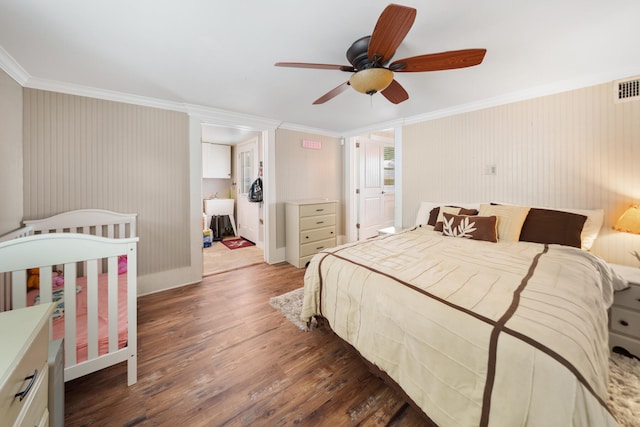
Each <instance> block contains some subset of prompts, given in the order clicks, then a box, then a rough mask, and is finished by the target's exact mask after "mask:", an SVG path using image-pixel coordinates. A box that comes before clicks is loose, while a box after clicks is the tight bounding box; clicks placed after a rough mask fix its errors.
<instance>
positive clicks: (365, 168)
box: [355, 131, 396, 240]
mask: <svg viewBox="0 0 640 427" xmlns="http://www.w3.org/2000/svg"><path fill="white" fill-rule="evenodd" d="M356 153H357V154H356V156H355V159H356V164H357V168H356V170H357V171H358V178H357V184H356V185H357V191H356V194H357V221H356V228H357V230H356V236H357V240H366V239H369V238H371V237H375V236H377V235H378V230H381V229H383V228H387V227H392V226H393V225H394V222H395V203H396V200H395V199H396V194H395V193H396V187H395V144H394V135H393V131H385V132H378V133H372V134H368V135H362V136H360V137H358V138H357V142H356Z"/></svg>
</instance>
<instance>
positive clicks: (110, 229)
mask: <svg viewBox="0 0 640 427" xmlns="http://www.w3.org/2000/svg"><path fill="white" fill-rule="evenodd" d="M107 237H109V238H111V239H112V238H113V237H114V232H113V224H109V225H107Z"/></svg>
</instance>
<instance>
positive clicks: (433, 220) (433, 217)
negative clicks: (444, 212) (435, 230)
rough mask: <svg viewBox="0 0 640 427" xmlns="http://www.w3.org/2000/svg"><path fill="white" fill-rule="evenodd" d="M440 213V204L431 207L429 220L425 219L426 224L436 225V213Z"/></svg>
mask: <svg viewBox="0 0 640 427" xmlns="http://www.w3.org/2000/svg"><path fill="white" fill-rule="evenodd" d="M439 213H440V206H437V207H435V208H433V209H431V212H429V220H428V221H427V224H428V225H431V226H435V225H436V219H438V214H439Z"/></svg>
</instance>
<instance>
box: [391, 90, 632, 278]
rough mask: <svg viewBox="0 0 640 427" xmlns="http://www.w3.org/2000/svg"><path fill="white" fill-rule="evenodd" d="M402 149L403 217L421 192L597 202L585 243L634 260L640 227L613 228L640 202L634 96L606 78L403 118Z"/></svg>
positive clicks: (432, 197)
mask: <svg viewBox="0 0 640 427" xmlns="http://www.w3.org/2000/svg"><path fill="white" fill-rule="evenodd" d="M402 149H403V158H404V162H403V168H402V173H403V183H404V186H403V198H404V205H403V208H404V209H403V224H404V226H409V225H413V222H414V219H415V214H416V213H417V210H418V206H419V203H420V201H421V200H428V201H460V202H462V201H469V202H476V201H480V202H488V201H495V202H509V203H515V204H523V205H538V206H548V207H569V208H602V209H604V210H605V221H604V225H603V228H602V230H601V237H600V238H599V239H598V241H597V242H596V245H595V246H594V248H593V252H594V253H596V254H598V255H600V256H602V257H604V258H605V259H607V260H609V261H612V262H617V263H621V264H629V265H635V266H640V262H639V261H638V260H636V259H635V258H634V257H633V256H632V255H630V252H631V251H633V250H640V236H636V235H630V234H626V233H618V232H614V231H612V230H611V227H612V225H613V224H614V222H615V220H616V219H617V218H618V217H619V216H620V215H621V214H622V212H623V211H624V210H625V209H626V208H627V207H628V206H629V205H631V204H634V203H639V202H640V102H638V101H635V102H625V103H614V102H613V87H612V84H602V85H597V86H593V87H587V88H583V89H579V90H574V91H570V92H565V93H560V94H555V95H549V96H545V97H541V98H537V99H532V100H527V101H521V102H517V103H513V104H509V105H503V106H498V107H493V108H487V109H484V110H480V111H474V112H469V113H464V114H459V115H456V116H451V117H445V118H440V119H434V120H429V121H424V122H421V123H416V124H411V125H407V126H405V127H404V128H403V147H402ZM491 166H495V168H496V174H495V175H488V174H487V173H486V172H487V168H488V167H491Z"/></svg>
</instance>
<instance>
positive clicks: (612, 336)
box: [609, 332, 640, 357]
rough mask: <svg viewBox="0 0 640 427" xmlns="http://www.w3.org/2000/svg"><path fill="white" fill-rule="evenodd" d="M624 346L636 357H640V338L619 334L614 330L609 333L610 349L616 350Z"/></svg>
mask: <svg viewBox="0 0 640 427" xmlns="http://www.w3.org/2000/svg"><path fill="white" fill-rule="evenodd" d="M616 347H618V348H623V349H625V350H626V351H628V352H629V353H631V354H633V355H634V356H636V357H640V339H634V338H631V337H626V336H624V335H618V334H616V333H614V332H611V333H609V349H610V350H612V351H613V350H614V349H616Z"/></svg>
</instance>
